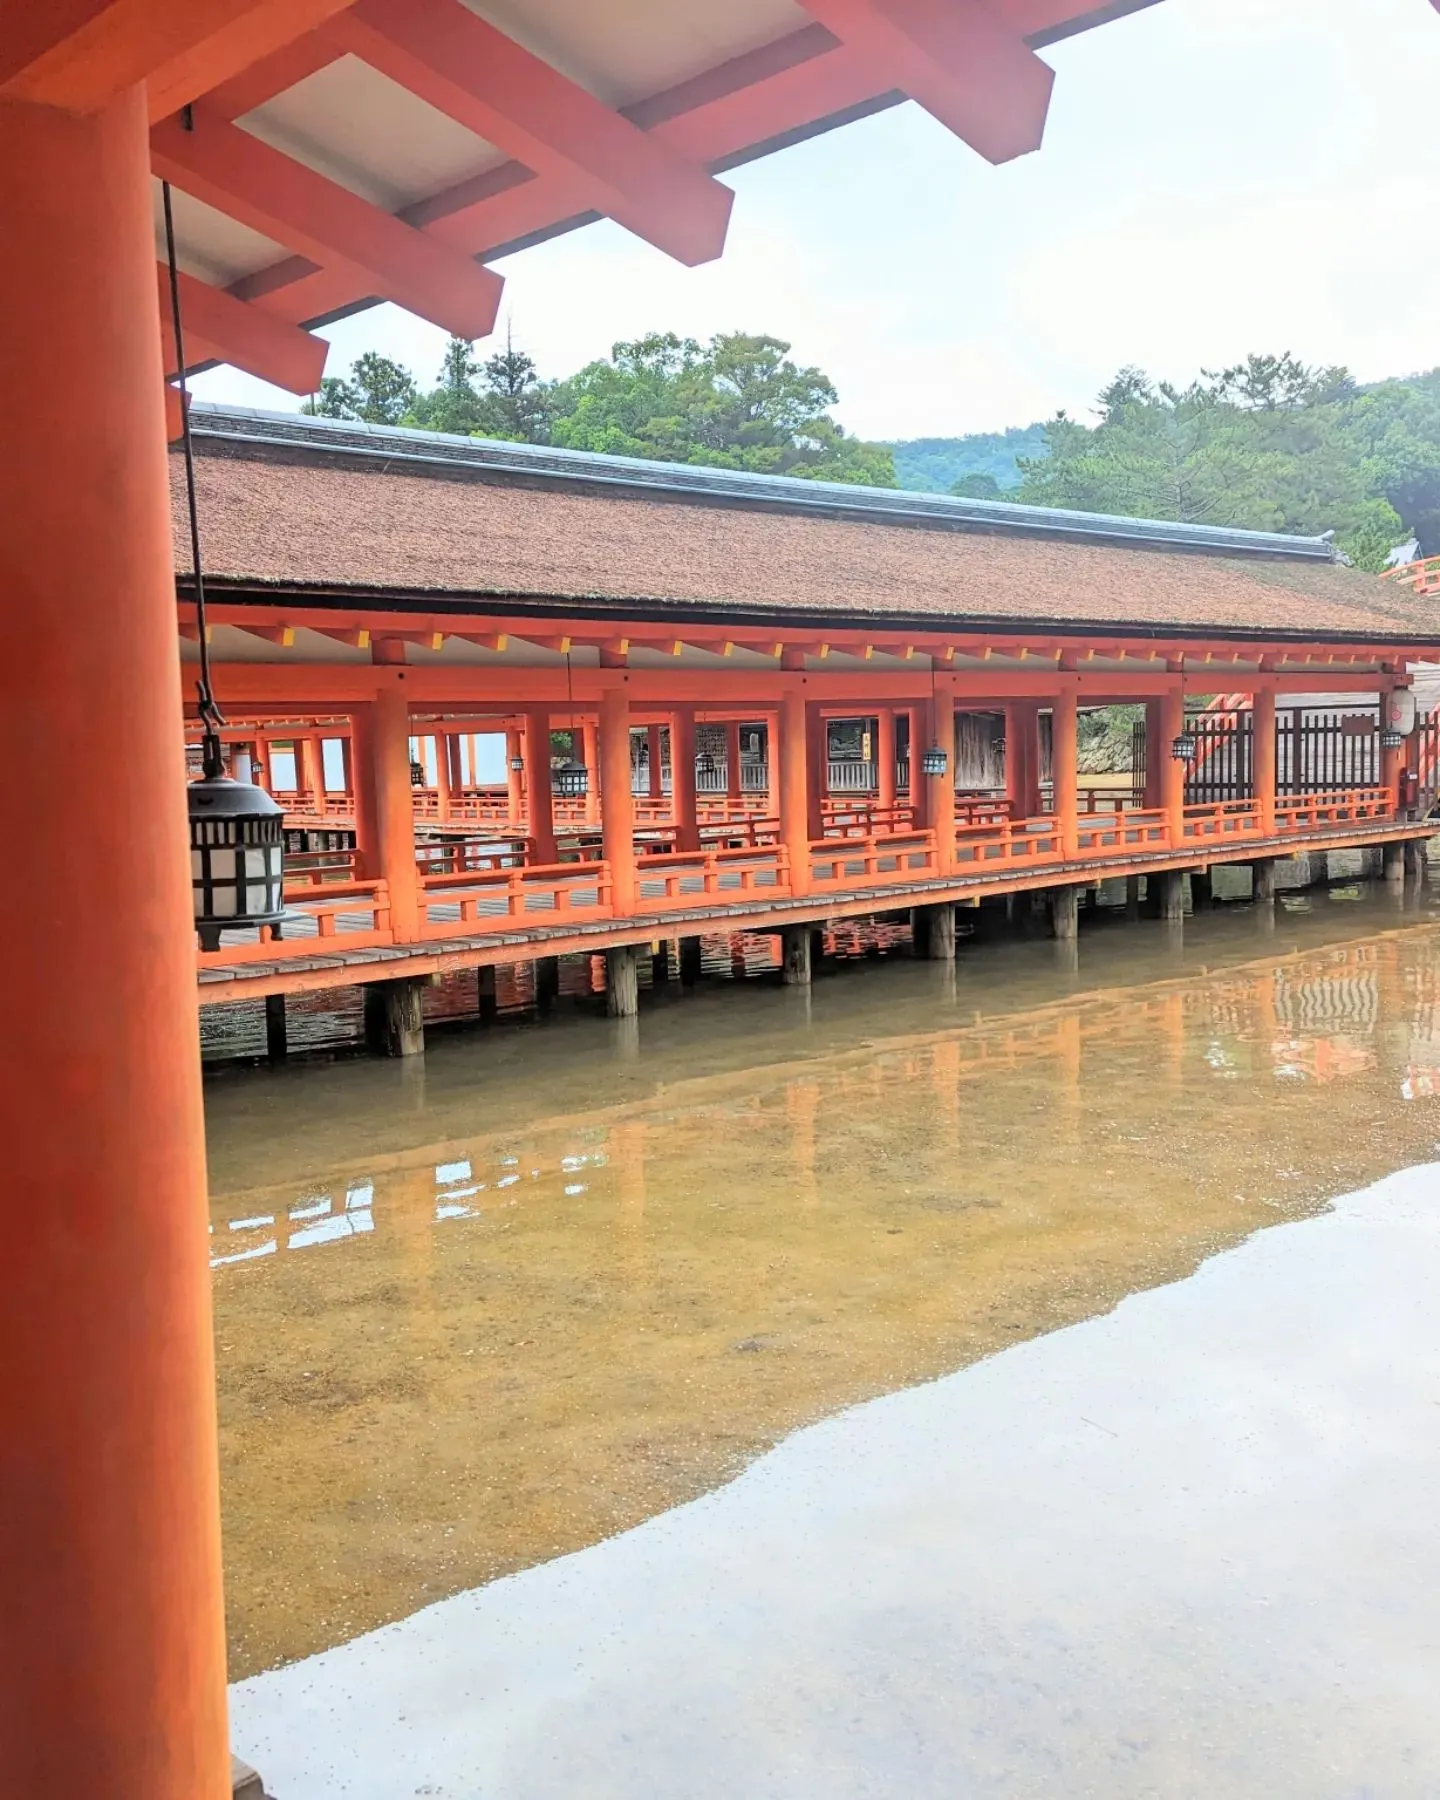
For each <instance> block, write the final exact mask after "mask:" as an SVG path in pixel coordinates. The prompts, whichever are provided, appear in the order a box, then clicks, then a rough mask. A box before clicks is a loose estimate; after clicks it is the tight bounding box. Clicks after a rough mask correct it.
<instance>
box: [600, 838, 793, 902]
mask: <svg viewBox="0 0 1440 1800" xmlns="http://www.w3.org/2000/svg"><path fill="white" fill-rule="evenodd" d="M636 886H637V889H638V895H639V907H638V910H639V911H640V912H642V913H648V912H654V911H657V910H659V909H661V908H664V907H672V906H694V905H697V904H702V905H703V903H704V902H705V901H706V900H710V899H716V898H720V897H723V898H725V899H729V900H744V899H748V898H750V897H751V896H752V895H754V894H757V893H763V894H765V895H766V896H767V897H768V896H770V895H779V894H786V893H788V892H789V890H790V865H789V859H788V858H787V856H786V854H785V848H784V846H783V845H781V844H772V845H770V846H769V847H768V848H759V849H740V850H719V849H707V850H671V851H666V852H664V853H662V854H661V855H659V856H647V857H645V858H643V860H642V861H641V862H640V864H639V866H638V868H637V870H636Z"/></svg>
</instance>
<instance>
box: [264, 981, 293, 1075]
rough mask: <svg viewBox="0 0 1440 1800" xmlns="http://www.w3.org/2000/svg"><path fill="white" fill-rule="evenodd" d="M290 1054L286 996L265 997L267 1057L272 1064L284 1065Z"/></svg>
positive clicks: (273, 995)
mask: <svg viewBox="0 0 1440 1800" xmlns="http://www.w3.org/2000/svg"><path fill="white" fill-rule="evenodd" d="M289 1054H290V1037H289V1031H288V1028H287V1024H286V1019H285V996H284V995H283V994H267V995H266V996H265V1055H266V1057H267V1058H268V1060H269V1061H271V1062H272V1063H282V1062H284V1060H285V1058H286V1057H287V1056H288V1055H289Z"/></svg>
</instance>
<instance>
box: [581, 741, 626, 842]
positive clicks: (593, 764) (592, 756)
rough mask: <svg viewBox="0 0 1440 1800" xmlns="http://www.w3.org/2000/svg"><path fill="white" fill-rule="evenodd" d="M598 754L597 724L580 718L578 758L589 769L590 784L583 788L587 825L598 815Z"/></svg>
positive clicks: (599, 752)
mask: <svg viewBox="0 0 1440 1800" xmlns="http://www.w3.org/2000/svg"><path fill="white" fill-rule="evenodd" d="M626 754H627V755H628V754H629V745H628V744H627V745H626ZM600 756H601V751H600V740H599V726H598V724H597V722H596V721H595V720H594V719H585V720H582V722H581V725H580V760H581V762H582V763H584V765H585V767H586V768H587V769H588V770H589V771H590V785H589V786H588V787H587V788H586V790H585V823H586V824H587V825H593V824H594V823H595V821H596V820H597V819H598V818H599V817H600ZM627 779H628V777H627Z"/></svg>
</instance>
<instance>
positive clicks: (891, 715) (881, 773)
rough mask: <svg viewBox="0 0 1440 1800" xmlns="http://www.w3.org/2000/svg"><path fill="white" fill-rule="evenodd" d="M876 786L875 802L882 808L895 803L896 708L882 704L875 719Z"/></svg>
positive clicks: (891, 806)
mask: <svg viewBox="0 0 1440 1800" xmlns="http://www.w3.org/2000/svg"><path fill="white" fill-rule="evenodd" d="M875 756H876V788H875V804H876V805H877V806H879V807H882V808H893V807H894V805H895V709H894V708H893V707H890V706H882V707H881V709H880V713H879V716H878V717H877V719H876V721H875Z"/></svg>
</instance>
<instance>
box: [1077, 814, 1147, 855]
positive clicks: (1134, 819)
mask: <svg viewBox="0 0 1440 1800" xmlns="http://www.w3.org/2000/svg"><path fill="white" fill-rule="evenodd" d="M1075 841H1076V845H1077V847H1078V849H1079V851H1080V854H1081V855H1082V856H1118V855H1119V854H1120V853H1121V852H1122V851H1126V852H1134V851H1151V852H1153V851H1156V850H1168V849H1169V848H1170V821H1169V819H1168V818H1167V817H1166V815H1165V814H1164V813H1163V812H1160V811H1158V810H1156V811H1146V810H1144V809H1143V808H1140V807H1135V808H1134V809H1131V810H1123V811H1113V812H1109V813H1101V812H1096V813H1091V814H1090V815H1088V816H1087V817H1085V818H1082V819H1081V820H1080V822H1079V827H1078V829H1077V831H1076V834H1075Z"/></svg>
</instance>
